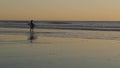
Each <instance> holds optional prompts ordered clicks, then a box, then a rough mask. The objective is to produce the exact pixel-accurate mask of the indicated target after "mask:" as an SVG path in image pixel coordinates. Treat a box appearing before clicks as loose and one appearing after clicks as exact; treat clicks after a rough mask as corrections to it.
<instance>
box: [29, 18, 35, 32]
mask: <svg viewBox="0 0 120 68" xmlns="http://www.w3.org/2000/svg"><path fill="white" fill-rule="evenodd" d="M28 25H29V27H30V32H33V30H34V27H35V25H34V23H33V20H31V21H30V23H29V24H28Z"/></svg>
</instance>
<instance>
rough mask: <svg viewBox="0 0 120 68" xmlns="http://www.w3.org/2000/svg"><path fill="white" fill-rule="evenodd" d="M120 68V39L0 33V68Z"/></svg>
mask: <svg viewBox="0 0 120 68" xmlns="http://www.w3.org/2000/svg"><path fill="white" fill-rule="evenodd" d="M119 67H120V41H119V40H104V39H82V38H64V37H46V36H42V35H41V36H38V38H37V39H36V40H34V41H33V43H30V42H29V40H27V36H26V35H4V34H0V68H119Z"/></svg>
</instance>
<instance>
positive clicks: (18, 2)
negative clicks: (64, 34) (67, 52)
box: [0, 0, 120, 20]
mask: <svg viewBox="0 0 120 68" xmlns="http://www.w3.org/2000/svg"><path fill="white" fill-rule="evenodd" d="M0 19H1V20H6V19H7V20H10V19H12V20H14V19H17V20H28V19H34V20H120V0H0Z"/></svg>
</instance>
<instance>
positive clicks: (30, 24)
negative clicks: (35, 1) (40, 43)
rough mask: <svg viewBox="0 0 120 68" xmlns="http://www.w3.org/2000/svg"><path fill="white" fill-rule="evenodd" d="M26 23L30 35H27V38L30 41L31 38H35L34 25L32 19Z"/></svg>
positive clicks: (31, 40)
mask: <svg viewBox="0 0 120 68" xmlns="http://www.w3.org/2000/svg"><path fill="white" fill-rule="evenodd" d="M28 25H29V28H30V32H29V33H30V35H29V38H28V40H30V43H32V42H33V40H35V39H36V37H35V36H34V27H35V25H34V23H33V20H31V21H30V23H29V24H28Z"/></svg>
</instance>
